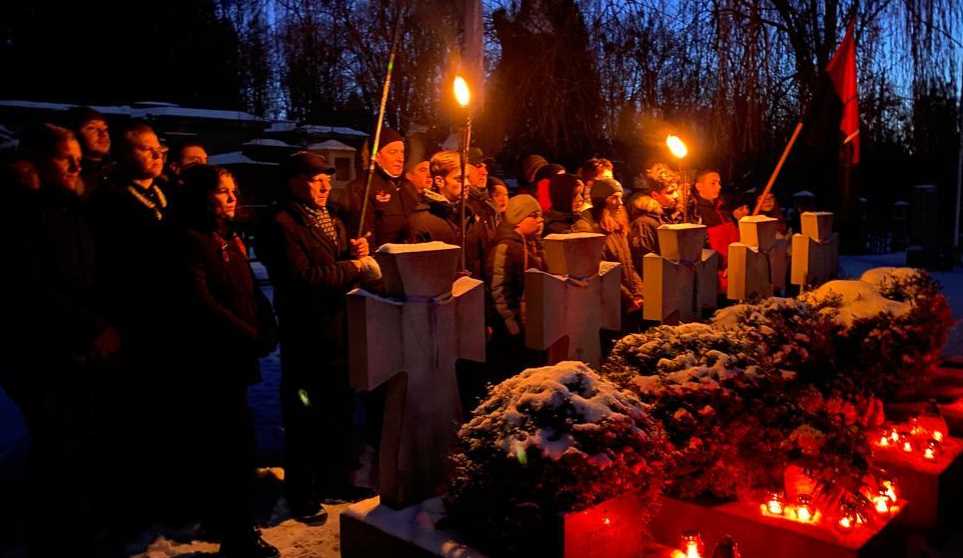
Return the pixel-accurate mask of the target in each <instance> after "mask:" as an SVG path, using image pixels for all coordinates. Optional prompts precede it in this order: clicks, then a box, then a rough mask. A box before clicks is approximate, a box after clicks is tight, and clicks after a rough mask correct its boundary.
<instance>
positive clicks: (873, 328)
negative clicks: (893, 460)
mask: <svg viewBox="0 0 963 558" xmlns="http://www.w3.org/2000/svg"><path fill="white" fill-rule="evenodd" d="M863 277H864V280H859V281H830V282H829V283H826V284H824V285H823V286H821V287H819V288H818V289H816V290H814V291H812V292H809V293H804V294H803V295H801V296H800V299H801V300H802V301H804V302H806V303H808V304H810V305H812V306H813V307H815V308H818V309H819V311H820V312H822V313H823V314H824V315H827V316H829V317H831V318H832V319H833V321H834V322H836V324H837V325H838V326H839V330H838V333H837V334H836V335H835V346H836V349H835V352H836V357H835V359H836V368H837V369H838V370H840V371H844V372H845V374H846V375H847V377H849V378H850V379H851V381H852V382H853V383H854V384H855V385H854V388H853V389H854V390H855V391H859V392H861V393H864V394H874V395H877V396H879V397H882V398H884V399H886V398H890V397H892V396H893V395H894V394H896V393H897V392H898V391H900V390H904V389H907V388H912V387H914V386H917V385H919V383H920V382H921V381H922V380H923V379H924V377H925V375H926V373H927V372H928V371H929V370H930V369H931V368H932V366H933V365H934V364H935V363H936V362H937V361H938V359H939V355H940V351H941V349H942V347H943V345H944V344H945V343H946V340H947V337H948V335H949V330H950V327H951V326H952V323H953V322H952V318H951V317H950V309H949V305H948V304H947V302H946V298H945V297H944V296H943V295H942V293H940V291H939V284H938V283H937V282H936V281H935V280H933V279H932V277H930V276H929V275H928V274H927V273H926V272H924V271H920V270H912V269H908V268H891V269H889V270H885V269H884V270H870V271H869V272H867V273H866V274H864V275H863Z"/></svg>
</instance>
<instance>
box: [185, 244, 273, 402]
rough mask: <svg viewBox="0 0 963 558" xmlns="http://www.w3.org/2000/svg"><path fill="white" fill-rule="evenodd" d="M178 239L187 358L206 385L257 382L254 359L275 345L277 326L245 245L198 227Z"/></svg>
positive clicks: (256, 363)
mask: <svg viewBox="0 0 963 558" xmlns="http://www.w3.org/2000/svg"><path fill="white" fill-rule="evenodd" d="M178 241H179V246H178V247H179V250H178V253H179V255H180V256H181V258H182V259H181V262H180V266H179V267H180V269H179V270H178V272H179V280H180V282H181V284H180V286H181V288H183V292H184V296H183V297H180V300H181V301H183V302H184V303H185V304H186V305H187V306H186V308H185V309H184V310H185V312H184V314H183V316H184V320H183V323H184V326H185V327H184V328H183V329H182V330H181V333H183V334H184V337H183V339H182V342H181V345H180V346H181V347H183V348H184V349H186V351H187V353H186V354H188V355H190V359H187V360H185V362H189V363H191V366H192V367H194V368H195V369H196V370H197V371H198V374H199V375H202V376H203V377H198V378H197V379H198V380H199V381H200V382H204V383H208V382H210V385H222V384H230V385H234V386H245V385H248V384H253V383H256V382H258V381H260V379H261V377H260V372H259V365H258V358H260V357H263V356H266V355H268V354H269V353H270V352H271V351H273V350H274V347H275V346H277V324H276V322H275V320H274V313H273V311H272V310H271V305H270V303H269V302H268V300H267V298H266V297H265V296H264V294H263V293H262V292H261V289H260V288H258V286H257V283H256V281H255V278H254V273H253V272H252V271H251V266H250V264H249V263H248V259H247V254H246V253H245V252H246V251H245V250H244V248H243V244H241V243H240V241H239V240H238V239H237V237H236V236H234V235H232V234H228V233H226V232H225V233H216V232H214V231H208V230H200V229H185V230H182V231H180V233H179V235H178ZM224 387H226V386H224Z"/></svg>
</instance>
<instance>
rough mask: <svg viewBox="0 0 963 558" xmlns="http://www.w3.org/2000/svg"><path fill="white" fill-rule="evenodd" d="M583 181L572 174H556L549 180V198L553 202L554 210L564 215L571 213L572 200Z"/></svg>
mask: <svg viewBox="0 0 963 558" xmlns="http://www.w3.org/2000/svg"><path fill="white" fill-rule="evenodd" d="M580 183H581V181H580V180H579V179H578V177H577V176H575V175H572V174H556V175H554V176H552V177H551V178H549V180H548V197H549V198H550V199H551V200H552V209H554V210H555V211H560V212H562V213H571V211H572V198H574V197H575V190H576V189H577V188H578V186H579V184H580Z"/></svg>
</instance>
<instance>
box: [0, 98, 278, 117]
mask: <svg viewBox="0 0 963 558" xmlns="http://www.w3.org/2000/svg"><path fill="white" fill-rule="evenodd" d="M77 106H86V105H78V104H74V103H48V102H44V101H22V100H18V99H4V100H0V107H10V108H20V109H29V110H51V111H62V110H68V109H70V108H73V107H77ZM91 108H93V109H94V110H96V111H98V112H101V113H103V114H116V115H126V116H131V117H134V118H144V117H147V116H174V117H186V118H208V119H215V120H243V121H248V122H263V121H264V119H263V118H260V117H258V116H255V115H253V114H250V113H247V112H240V111H233V110H215V109H201V108H188V107H182V106H179V105H176V104H174V103H162V102H154V101H151V102H144V103H134V104H133V105H132V106H128V105H107V106H101V105H92V106H91Z"/></svg>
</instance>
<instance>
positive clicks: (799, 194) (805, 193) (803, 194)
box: [792, 190, 816, 198]
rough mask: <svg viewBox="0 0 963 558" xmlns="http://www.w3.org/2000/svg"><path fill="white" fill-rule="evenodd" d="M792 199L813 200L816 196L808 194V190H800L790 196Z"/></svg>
mask: <svg viewBox="0 0 963 558" xmlns="http://www.w3.org/2000/svg"><path fill="white" fill-rule="evenodd" d="M792 197H794V198H815V197H816V194H814V193H812V192H810V191H809V190H800V191H798V192H796V193H795V194H793V195H792Z"/></svg>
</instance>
